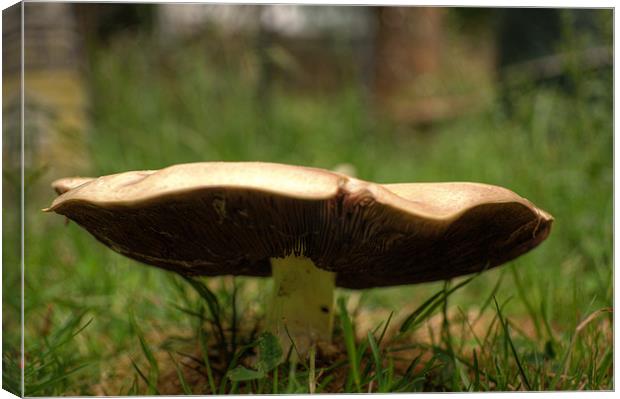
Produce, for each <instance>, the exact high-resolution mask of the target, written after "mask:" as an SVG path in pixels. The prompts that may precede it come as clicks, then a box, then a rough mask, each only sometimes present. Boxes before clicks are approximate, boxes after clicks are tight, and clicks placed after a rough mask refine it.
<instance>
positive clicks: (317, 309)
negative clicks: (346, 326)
mask: <svg viewBox="0 0 620 399" xmlns="http://www.w3.org/2000/svg"><path fill="white" fill-rule="evenodd" d="M271 271H272V275H273V297H272V302H271V309H269V311H268V322H269V324H270V327H271V331H272V332H273V333H274V335H276V336H277V337H278V338H279V340H280V345H281V346H282V350H283V353H287V352H288V350H289V348H290V346H291V339H292V340H293V342H294V343H295V348H296V349H297V352H298V353H299V355H301V356H302V357H303V356H305V355H306V353H307V352H308V350H309V349H310V347H311V346H312V345H314V344H315V343H316V342H319V341H321V342H330V341H331V334H332V324H333V319H334V312H333V305H334V288H335V286H336V273H332V272H328V271H325V270H322V269H319V268H317V267H316V266H315V265H314V263H313V262H312V260H310V259H308V258H305V257H296V256H289V257H286V258H272V259H271ZM287 332H288V333H287ZM289 336H290V338H289Z"/></svg>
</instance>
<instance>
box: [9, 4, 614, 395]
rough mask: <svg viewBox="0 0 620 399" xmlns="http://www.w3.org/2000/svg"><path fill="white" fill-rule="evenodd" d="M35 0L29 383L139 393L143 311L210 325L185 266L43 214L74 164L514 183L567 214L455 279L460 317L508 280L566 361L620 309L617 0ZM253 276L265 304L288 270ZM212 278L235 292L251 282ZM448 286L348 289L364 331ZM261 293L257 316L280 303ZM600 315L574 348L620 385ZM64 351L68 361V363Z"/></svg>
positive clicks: (13, 59) (507, 287) (15, 94)
mask: <svg viewBox="0 0 620 399" xmlns="http://www.w3.org/2000/svg"><path fill="white" fill-rule="evenodd" d="M15 7H19V6H14V7H13V8H10V9H7V10H5V11H4V12H3V32H2V33H3V60H4V62H3V64H4V65H3V114H4V118H3V121H4V122H3V167H4V175H3V190H4V191H3V192H4V196H3V204H4V205H3V220H4V229H3V245H4V248H5V250H4V252H3V264H4V268H3V285H4V287H3V288H4V290H3V292H4V297H3V315H4V317H3V329H4V335H3V348H4V352H3V362H4V364H5V370H8V371H5V375H6V373H9V374H8V377H6V378H4V379H3V384H4V387H5V388H6V387H8V388H11V389H13V390H16V389H17V388H15V387H16V385H15V384H17V382H16V381H18V378H17V377H18V374H14V375H11V374H10V373H11V370H14V371H15V373H18V368H17V365H18V363H19V350H18V348H19V332H20V329H19V307H20V303H19V296H18V295H16V293H18V292H19V287H20V283H19V279H20V274H19V238H20V237H19V232H18V231H19V230H18V229H16V226H18V223H19V212H18V211H15V209H18V207H19V176H20V169H19V165H20V162H21V160H20V157H19V156H18V154H19V148H20V145H21V144H20V139H19V137H20V136H19V129H20V127H21V125H20V122H19V109H20V107H19V104H20V95H19V82H20V69H19V43H20V41H19V32H20V18H19V15H20V9H19V8H15ZM24 7H25V9H24V15H25V29H24V30H25V36H24V38H25V42H24V48H25V54H24V62H25V65H24V68H25V69H24V77H25V92H24V96H25V123H24V134H25V136H24V140H25V141H24V144H25V155H24V156H25V157H24V160H23V161H24V164H25V181H26V186H25V192H26V213H25V222H26V224H25V231H26V236H25V242H26V243H25V244H26V247H25V248H26V253H25V282H26V285H25V309H24V310H25V316H26V319H25V345H26V350H25V356H26V371H27V372H26V385H27V386H26V394H28V393H30V394H32V395H39V394H45V395H56V394H73V395H92V394H112V395H118V394H127V393H128V392H133V391H130V389H131V387H132V385H131V384H132V381H134V377H135V372H134V370H133V369H132V368H131V364H130V363H128V359H129V358H132V359H140V351H139V349H138V348H137V346H136V342H137V341H136V339H137V338H136V336H135V331H134V327H132V324H131V323H130V320H129V316H128V315H129V313H131V314H133V315H134V317H135V319H136V320H137V321H138V324H139V325H140V326H141V327H142V329H143V330H145V331H148V334H147V338H148V339H149V340H150V342H152V343H153V345H155V346H156V347H158V348H160V347H165V345H169V344H170V342H169V341H170V340H171V338H172V337H173V336H175V337H177V338H178V337H183V336H184V334H185V335H187V334H189V333H191V332H192V328H191V327H190V326H191V325H192V323H194V320H188V317H187V315H186V314H184V313H182V312H179V311H178V310H177V309H176V308H174V307H173V306H170V303H173V302H174V301H177V300H178V299H179V298H178V295H181V294H179V292H180V290H183V289H181V288H179V284H180V283H179V281H177V279H175V277H173V276H171V275H170V274H169V273H167V272H164V271H161V270H156V269H152V268H148V267H144V266H142V265H138V264H137V263H135V262H133V261H130V260H128V259H124V258H122V257H121V256H120V255H117V254H115V253H112V252H111V251H109V250H108V249H107V248H104V247H103V246H102V245H100V244H98V243H97V242H96V241H95V240H94V239H93V238H92V237H90V236H89V235H88V234H87V233H85V232H84V231H81V230H80V228H79V227H77V226H75V225H74V224H69V225H68V226H65V223H64V222H63V220H62V219H61V218H60V217H59V216H55V215H49V214H43V213H42V212H40V209H42V208H44V207H46V206H48V205H49V204H50V203H51V201H52V200H53V198H54V194H53V192H52V190H51V188H50V187H49V183H50V182H51V181H52V180H53V179H56V178H59V177H64V176H91V175H92V176H98V175H104V174H111V173H117V172H122V171H126V170H139V169H159V168H163V167H165V166H168V165H171V164H175V163H182V162H195V161H271V162H282V163H290V164H296V165H308V166H317V167H322V168H326V169H333V168H336V167H339V166H340V167H342V165H343V164H345V165H346V167H347V168H349V170H354V171H355V173H356V174H357V176H358V177H359V178H361V179H366V180H372V181H376V182H379V183H396V182H426V181H459V180H463V181H476V182H483V183H489V184H497V185H501V186H504V187H507V188H510V189H512V190H513V191H515V192H517V193H519V194H520V195H522V196H524V197H526V198H528V199H530V200H531V201H533V202H534V203H535V204H537V205H538V206H540V207H541V208H543V209H545V210H547V211H549V212H550V213H552V214H553V215H554V216H555V218H556V221H555V224H554V228H553V231H552V233H551V236H550V237H549V239H548V240H547V242H545V243H543V244H542V245H541V247H540V248H538V249H536V250H535V251H533V252H532V253H531V254H528V255H527V256H524V257H522V258H520V259H518V260H516V261H514V262H512V263H511V264H510V265H508V266H506V267H503V268H500V269H497V270H492V271H489V272H488V273H486V274H485V275H483V276H481V277H480V278H478V279H476V280H474V281H473V282H472V283H471V284H469V285H468V286H466V287H465V288H463V289H462V290H461V291H459V292H458V294H455V296H454V299H452V298H451V303H450V305H451V307H450V309H453V310H454V317H455V320H456V319H459V318H461V319H462V318H463V317H465V315H469V314H470V313H472V314H478V313H480V314H482V310H481V307H482V303H481V302H482V298H486V297H489V295H491V294H495V295H496V296H497V299H498V301H500V302H501V303H502V304H505V307H504V312H505V314H506V315H508V317H511V318H513V319H514V320H517V324H518V325H520V326H521V329H522V339H521V342H520V343H518V344H519V345H521V346H519V350H522V351H523V352H524V353H546V354H547V356H550V358H551V359H552V361H553V359H554V357H553V356H551V355H550V353H552V352H553V353H560V352H561V350H562V349H563V348H564V349H565V348H566V347H567V346H568V345H569V342H571V339H572V338H571V337H572V336H573V335H572V334H573V333H574V331H575V328H576V327H577V326H578V325H579V323H580V322H581V321H582V320H583V319H584V318H585V317H587V316H588V315H591V314H593V312H596V311H597V310H600V309H608V308H610V307H611V306H612V297H613V279H612V271H613V269H612V211H613V208H612V184H613V183H612V176H613V169H612V141H613V113H612V112H613V111H612V105H613V91H612V73H613V68H612V67H613V65H612V55H613V44H612V43H613V11H612V10H611V9H544V8H536V9H519V8H510V9H501V8H495V9H484V8H423V7H348V6H346V7H345V6H329V7H327V6H297V5H277V6H272V5H215V4H169V5H168V4H159V5H149V4H114V3H106V4H94V3H75V4H69V3H25V5H24ZM237 280H241V281H240V282H239V281H238V282H236V284H241V285H243V290H242V291H243V293H244V295H246V297H247V298H255V297H256V298H258V299H257V300H256V303H263V302H264V300H263V299H262V296H261V295H262V294H261V292H263V291H264V290H261V289H259V288H260V287H261V285H262V284H269V283H268V281H267V282H265V281H262V280H261V281H258V282H256V281H254V280H252V279H247V280H248V281H246V280H244V279H237ZM213 284H215V285H217V286H218V287H219V286H221V287H222V290H221V292H223V295H225V293H226V292H227V288H230V287H231V286H232V284H233V282H232V280H230V279H221V281H219V280H218V282H214V283H213ZM218 284H219V285H218ZM441 286H442V283H434V284H425V285H420V286H415V287H410V286H404V287H394V288H385V289H373V290H366V291H363V292H361V293H360V292H346V293H344V294H346V295H348V296H349V299H350V302H352V303H353V304H352V305H351V306H352V309H353V310H352V311H354V312H355V314H356V320H357V322H358V330H359V331H361V333H362V334H365V331H364V328H366V330H367V329H368V328H371V327H374V324H373V323H375V322H376V321H377V320H381V319H382V318H383V319H384V318H386V317H387V316H388V315H389V314H390V312H391V311H394V312H395V317H398V316H399V315H400V316H403V315H406V314H407V313H408V312H411V311H412V310H414V309H415V307H416V306H417V305H419V304H420V303H421V302H423V301H424V299H425V298H427V297H428V296H430V295H431V294H433V293H434V292H436V291H437V290H438V289H440V288H441ZM247 303H252V301H249V300H248V302H247ZM356 304H357V305H356ZM354 305H355V306H354ZM248 309H249V310H248ZM253 309H254V308H253V307H252V306H250V305H247V309H245V310H246V311H248V312H250V314H256V315H257V316H256V317H257V318H260V314H261V311H262V310H261V309H260V308H258V309H254V310H253ZM252 312H254V313H252ZM451 312H452V311H451ZM476 312H478V313H476ZM450 317H452V313H450ZM89 320H90V323H89V324H88V326H87V327H86V328H84V329H83V330H81V331H80V332H79V334H74V333H75V331H76V330H77V329H78V327H80V326H83V325H85V324H86V323H87V322H88V321H89ZM591 324H592V326H593V328H595V330H593V331H594V332H593V334H595V336H596V337H597V338H596V339H593V340H592V342H590V343H580V342H579V343H577V344H576V345H583V347H582V350H583V351H582V352H579V353H581V354H582V355H583V358H582V357H579V355H577V354H575V355H574V356H576V357H575V360H574V361H573V362H572V366H575V367H577V365H579V364H580V362H581V361H584V362H587V359H586V354H587V353H590V355H592V353H593V352H592V351H593V349H592V346H588V345H595V346H596V348H597V349H596V353H595V354H594V355H593V356H594V357H595V358H596V359H598V360H597V361H598V362H599V364H600V362H601V361H606V362H608V364H607V363H604V365H605V367H603V368H602V370H599V371H600V373H601V375H602V376H603V377H600V378H601V379H600V380H596V379H595V380H592V381H590V380H589V382H588V383H589V384H591V385H584V386H583V387H581V388H584V387H585V388H587V387H589V388H590V389H602V388H605V387H607V388H606V389H609V388H610V387H611V361H610V359H611V357H610V353H611V352H609V351H611V350H612V349H611V316H609V317H601V318H599V319H597V320H596V321H595V322H593V323H591ZM520 336H521V335H520ZM186 338H187V337H186ZM588 342H589V341H588ZM55 345H56V346H55ZM554 345H555V347H554ZM606 345H607V347H605V346H606ZM50 348H56V349H54V351H56V352H54V351H52V350H51V349H50ZM549 348H552V349H551V350H550V349H549ZM605 349H608V352H609V353H608V352H606V351H605ZM58 351H60V352H58ZM550 351H551V352H550ZM52 352H54V353H62V355H58V356H56V355H55V356H56V357H55V358H53V359H52V358H50V357H49V356H51V355H49V353H52ZM575 353H577V352H575ZM48 355H49V356H48ZM46 356H48V357H46ZM558 357H559V356H556V357H555V360H557V361H560V360H562V359H558ZM580 359H581V360H580ZM605 359H607V360H605ZM136 361H138V360H136ZM125 363H126V364H128V366H119V364H125ZM13 366H15V367H13ZM29 366H31V368H28V367H29ZM82 366H84V367H82ZM572 366H571V367H572ZM123 367H125V368H123ZM119 370H124V371H119ZM580 381H581V380H580ZM593 381H594V382H593ZM579 384H581V382H579V383H578V384H577V385H575V387H574V388H579V387H580V385H579ZM605 384H609V385H608V386H607V385H605Z"/></svg>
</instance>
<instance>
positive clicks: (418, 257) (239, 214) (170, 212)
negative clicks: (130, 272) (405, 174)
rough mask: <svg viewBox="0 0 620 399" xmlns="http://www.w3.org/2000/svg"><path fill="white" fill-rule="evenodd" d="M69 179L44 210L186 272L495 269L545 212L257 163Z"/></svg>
mask: <svg viewBox="0 0 620 399" xmlns="http://www.w3.org/2000/svg"><path fill="white" fill-rule="evenodd" d="M73 187H74V188H72V189H69V190H68V191H67V192H65V193H64V194H62V195H60V196H59V197H58V198H56V200H55V201H54V202H53V204H52V206H51V207H50V208H49V210H52V211H54V212H56V213H59V214H62V215H65V216H67V217H68V218H70V219H72V220H74V221H75V222H77V223H78V224H79V225H81V226H82V227H84V228H86V229H87V230H88V231H89V232H90V233H91V234H93V235H94V236H95V237H96V238H97V239H98V240H100V241H101V242H103V243H104V244H105V245H107V246H109V247H110V248H112V249H114V250H115V251H117V252H120V253H121V254H123V255H126V256H128V257H130V258H133V259H136V260H138V261H141V262H143V263H147V264H151V265H155V266H158V267H162V268H165V269H169V270H174V271H177V272H179V273H182V274H186V275H210V276H214V275H249V276H268V275H270V274H271V267H270V263H269V259H270V258H279V257H285V256H288V255H296V256H306V257H308V258H310V259H312V261H313V262H314V263H315V264H316V266H317V267H320V268H322V269H325V270H329V271H333V272H336V273H337V276H336V284H337V285H338V286H341V287H347V288H367V287H376V286H389V285H399V284H411V283H418V282H424V281H433V280H441V279H447V278H451V277H456V276H460V275H463V274H469V273H474V272H478V271H480V270H483V269H485V268H490V267H494V266H498V265H500V264H502V263H504V262H506V261H509V260H511V259H513V258H515V257H517V256H519V255H521V254H523V253H525V252H527V251H529V250H530V249H532V248H534V247H535V246H537V245H538V244H539V243H540V242H542V241H543V240H544V239H545V238H546V237H547V235H548V234H549V230H550V227H551V222H552V220H553V218H552V217H551V216H550V215H549V214H547V213H546V212H544V211H542V210H540V209H538V208H536V207H535V206H534V205H533V204H532V203H530V202H529V201H527V200H526V199H524V198H521V197H519V196H518V195H516V194H515V193H513V192H512V191H509V190H506V189H504V188H501V187H496V186H490V185H485V184H476V183H415V184H387V185H379V184H375V183H370V182H365V181H362V180H358V179H354V178H350V177H347V176H345V175H342V174H339V173H334V172H329V171H326V170H322V169H315V168H307V167H299V166H288V165H280V164H271V163H259V162H254V163H224V162H213V163H194V164H183V165H176V166H171V167H169V168H165V169H162V170H160V171H142V172H127V173H120V174H116V175H110V176H104V177H100V178H98V179H93V180H92V181H89V182H86V183H84V184H81V185H78V186H73Z"/></svg>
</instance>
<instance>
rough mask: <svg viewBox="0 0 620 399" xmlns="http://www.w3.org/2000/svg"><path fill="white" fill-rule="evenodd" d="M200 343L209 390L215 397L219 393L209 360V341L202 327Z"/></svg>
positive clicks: (199, 327) (200, 327) (199, 328)
mask: <svg viewBox="0 0 620 399" xmlns="http://www.w3.org/2000/svg"><path fill="white" fill-rule="evenodd" d="M198 342H199V344H200V351H201V352H202V358H203V361H204V364H205V369H206V370H207V380H208V381H209V389H210V393H211V395H215V393H216V392H217V390H216V388H215V379H214V378H213V371H212V370H211V361H210V360H209V347H208V346H207V340H206V338H205V334H204V331H203V330H202V326H198Z"/></svg>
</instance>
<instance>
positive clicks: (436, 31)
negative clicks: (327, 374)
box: [374, 7, 444, 106]
mask: <svg viewBox="0 0 620 399" xmlns="http://www.w3.org/2000/svg"><path fill="white" fill-rule="evenodd" d="M443 11H444V10H443V9H441V8H427V7H377V8H375V17H376V19H377V23H376V27H377V28H376V29H377V31H376V45H375V49H376V58H375V62H376V68H375V78H374V92H375V96H376V100H377V101H378V103H379V105H380V106H382V105H385V103H386V102H387V101H389V99H390V98H391V97H393V96H394V95H395V94H396V93H397V92H398V91H400V90H401V89H402V88H403V86H406V85H409V84H410V83H411V82H412V81H413V80H414V79H416V78H418V77H420V76H422V75H425V74H433V73H436V72H437V71H438V69H439V67H440V58H441V41H442V31H443V19H444V18H443V15H444V12H443Z"/></svg>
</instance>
